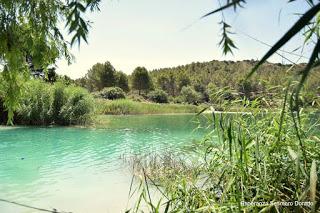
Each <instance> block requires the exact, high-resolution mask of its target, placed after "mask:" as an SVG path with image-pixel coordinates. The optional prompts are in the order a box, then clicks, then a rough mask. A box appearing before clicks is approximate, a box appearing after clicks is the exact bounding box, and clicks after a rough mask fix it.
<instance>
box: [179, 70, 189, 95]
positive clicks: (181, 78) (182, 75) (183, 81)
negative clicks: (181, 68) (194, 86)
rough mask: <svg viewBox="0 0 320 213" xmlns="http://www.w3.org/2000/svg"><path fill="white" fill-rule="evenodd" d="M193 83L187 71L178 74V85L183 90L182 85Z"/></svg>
mask: <svg viewBox="0 0 320 213" xmlns="http://www.w3.org/2000/svg"><path fill="white" fill-rule="evenodd" d="M190 84H191V80H190V78H189V76H187V74H186V73H185V72H182V73H180V74H179V76H178V87H179V90H180V91H181V89H182V87H185V86H189V85H190Z"/></svg>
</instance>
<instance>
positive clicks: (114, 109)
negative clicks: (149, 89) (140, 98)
mask: <svg viewBox="0 0 320 213" xmlns="http://www.w3.org/2000/svg"><path fill="white" fill-rule="evenodd" d="M96 107H97V113H98V114H105V115H139V114H171V113H196V112H198V111H200V110H201V107H199V106H194V105H187V104H157V103H149V102H136V101H132V100H128V99H119V100H113V101H109V100H102V99H96Z"/></svg>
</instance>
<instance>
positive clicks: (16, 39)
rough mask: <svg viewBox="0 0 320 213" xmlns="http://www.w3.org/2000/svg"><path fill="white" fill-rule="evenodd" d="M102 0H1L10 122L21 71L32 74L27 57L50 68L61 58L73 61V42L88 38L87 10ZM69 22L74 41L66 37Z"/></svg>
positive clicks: (0, 55)
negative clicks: (71, 49)
mask: <svg viewBox="0 0 320 213" xmlns="http://www.w3.org/2000/svg"><path fill="white" fill-rule="evenodd" d="M99 2H100V0H66V1H65V0H48V1H45V0H28V1H25V0H15V1H11V0H0V64H1V65H2V67H3V72H2V77H3V80H4V81H5V82H6V83H5V85H4V86H5V90H6V94H5V95H3V96H2V97H1V98H3V99H4V105H5V107H6V109H7V110H8V117H9V122H12V119H13V112H14V111H15V110H16V109H17V108H18V105H19V104H18V98H17V97H19V96H20V94H21V91H22V87H23V81H24V80H23V79H20V78H21V73H22V74H24V76H25V77H26V78H27V77H29V72H28V71H29V70H28V65H27V63H26V59H27V58H28V59H29V60H32V64H33V65H34V66H35V67H36V68H45V69H46V68H47V67H48V66H49V65H51V64H54V63H55V62H56V60H57V59H58V58H65V59H67V61H68V62H69V63H71V62H72V60H73V56H72V55H71V54H70V52H69V48H70V46H72V45H74V44H75V43H77V44H78V45H80V43H81V40H84V41H85V42H87V36H88V32H89V31H88V28H89V21H88V20H86V19H85V18H84V14H85V13H86V12H87V11H91V12H92V11H96V10H99V7H98V6H99ZM59 26H65V28H66V29H67V31H68V33H69V34H70V35H71V41H68V40H67V39H65V38H64V36H63V32H62V29H61V28H59Z"/></svg>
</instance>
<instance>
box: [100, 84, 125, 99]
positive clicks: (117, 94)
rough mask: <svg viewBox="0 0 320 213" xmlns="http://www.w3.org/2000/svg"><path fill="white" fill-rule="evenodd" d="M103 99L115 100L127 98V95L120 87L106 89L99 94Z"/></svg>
mask: <svg viewBox="0 0 320 213" xmlns="http://www.w3.org/2000/svg"><path fill="white" fill-rule="evenodd" d="M98 94H99V95H98V96H100V97H101V98H105V99H109V100H115V99H122V98H125V97H126V96H125V93H124V91H123V90H122V89H121V88H120V87H106V88H104V89H103V90H101V91H100V92H99V93H98Z"/></svg>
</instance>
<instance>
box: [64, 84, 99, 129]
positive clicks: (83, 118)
mask: <svg viewBox="0 0 320 213" xmlns="http://www.w3.org/2000/svg"><path fill="white" fill-rule="evenodd" d="M65 92H66V95H67V97H68V99H67V102H66V103H65V104H64V105H63V107H62V108H61V112H60V114H59V117H60V119H61V120H59V123H60V124H85V123H86V122H87V121H88V120H90V116H91V112H92V111H93V99H92V98H91V96H90V95H89V93H88V92H87V91H86V90H85V89H83V88H80V87H68V88H66V91H65Z"/></svg>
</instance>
